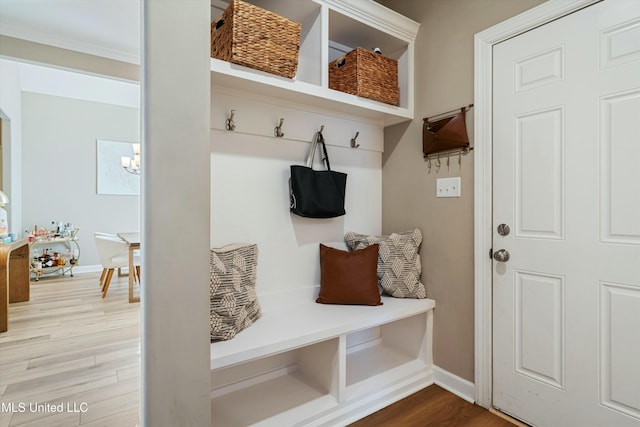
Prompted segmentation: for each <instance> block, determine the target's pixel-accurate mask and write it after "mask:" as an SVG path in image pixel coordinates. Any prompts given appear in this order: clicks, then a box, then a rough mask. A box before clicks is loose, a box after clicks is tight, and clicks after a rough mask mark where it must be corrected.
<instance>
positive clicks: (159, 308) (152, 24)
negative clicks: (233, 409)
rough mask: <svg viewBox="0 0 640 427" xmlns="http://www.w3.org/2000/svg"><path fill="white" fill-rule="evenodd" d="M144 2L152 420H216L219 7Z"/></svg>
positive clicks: (146, 407) (145, 362) (145, 294)
mask: <svg viewBox="0 0 640 427" xmlns="http://www.w3.org/2000/svg"><path fill="white" fill-rule="evenodd" d="M142 8H143V10H142V12H143V13H142V16H143V18H142V19H143V35H142V40H143V50H142V70H143V71H142V73H143V75H142V79H141V80H142V91H143V97H142V99H143V102H142V114H143V117H142V127H143V128H142V135H143V138H142V216H143V218H142V221H141V223H142V287H141V289H142V292H141V297H142V302H141V304H142V328H143V332H142V334H143V339H142V412H141V418H142V425H143V426H154V427H155V426H208V425H209V419H210V410H209V407H210V398H209V390H210V385H209V384H210V367H209V363H210V359H209V348H210V345H209V308H208V307H209V286H208V283H209V282H208V280H209V279H208V277H209V247H210V244H209V236H210V231H209V228H210V213H209V211H210V202H209V199H210V190H209V173H210V150H209V132H210V126H209V117H210V113H209V111H210V96H211V92H210V71H209V66H210V60H209V55H208V52H209V38H210V35H209V25H210V8H211V5H210V2H209V0H191V1H180V0H163V1H154V0H145V1H143V6H142ZM182 224H188V226H184V227H183V226H182Z"/></svg>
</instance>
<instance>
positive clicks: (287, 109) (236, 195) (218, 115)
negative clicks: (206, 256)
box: [211, 89, 383, 293]
mask: <svg viewBox="0 0 640 427" xmlns="http://www.w3.org/2000/svg"><path fill="white" fill-rule="evenodd" d="M214 99H215V104H214V105H212V119H211V125H212V128H213V130H212V132H211V242H212V245H213V246H214V247H219V246H223V245H226V244H229V243H235V242H243V243H257V244H258V251H259V255H258V272H257V276H258V277H257V290H258V292H259V293H266V292H271V291H280V290H288V289H292V288H299V287H307V286H313V285H319V284H320V264H319V249H318V247H319V243H324V244H327V245H331V246H334V247H340V248H343V249H346V246H345V243H344V234H345V233H346V232H347V231H356V232H361V233H380V231H381V224H382V213H381V212H382V164H381V159H382V147H383V128H382V127H381V126H379V125H377V124H375V123H367V122H363V121H360V120H355V119H350V118H348V117H344V116H342V117H337V116H336V115H334V114H333V113H331V112H327V111H322V110H312V109H310V108H308V109H306V110H303V109H301V107H300V106H296V107H295V108H294V107H293V106H291V105H288V104H286V103H283V102H282V101H279V100H273V99H264V98H260V97H256V96H253V99H251V100H249V99H247V96H245V94H242V93H240V92H233V91H231V90H228V89H227V90H225V91H224V93H220V92H216V94H215V95H214ZM231 109H235V111H236V112H235V118H234V121H235V122H236V130H235V131H233V132H230V131H227V130H225V127H224V124H225V120H226V118H227V117H228V115H229V111H230V110H231ZM280 118H284V119H285V120H284V124H283V131H284V133H285V136H284V137H283V138H275V137H274V136H273V133H274V127H275V126H276V125H277V124H278V122H279V120H280ZM321 125H324V126H325V128H324V132H323V135H324V136H325V140H326V141H327V151H328V153H329V158H330V161H331V167H332V169H334V170H337V171H340V172H345V173H347V190H346V203H345V210H346V212H347V214H346V215H345V216H342V217H339V218H331V219H310V218H302V217H299V216H296V215H293V214H291V213H290V212H289V187H288V179H289V175H290V169H289V168H290V165H292V164H300V165H301V164H304V160H305V158H306V156H307V152H308V150H309V147H310V145H311V144H310V142H311V140H312V138H313V136H314V133H315V132H316V131H317V130H319V129H320V126H321ZM356 132H359V133H360V134H359V137H358V139H357V142H358V143H359V144H360V147H359V148H351V147H349V142H350V139H351V138H352V137H353V136H354V135H355V133H356ZM315 159H316V165H315V167H316V168H322V166H321V164H320V163H319V161H320V152H319V151H318V152H317V153H316V156H315Z"/></svg>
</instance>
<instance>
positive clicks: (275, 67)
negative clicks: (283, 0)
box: [211, 0, 301, 78]
mask: <svg viewBox="0 0 640 427" xmlns="http://www.w3.org/2000/svg"><path fill="white" fill-rule="evenodd" d="M300 30H301V25H300V24H299V23H297V22H294V21H291V20H290V19H287V18H284V17H282V16H280V15H278V14H276V13H273V12H270V11H268V10H265V9H262V8H260V7H257V6H254V5H252V4H249V3H245V2H243V1H240V0H233V1H231V3H229V6H228V7H227V9H226V10H225V11H224V12H223V13H222V15H220V17H218V19H216V20H215V21H213V22H212V23H211V57H212V58H216V59H221V60H223V61H227V62H232V63H234V64H239V65H244V66H245V67H249V68H254V69H256V70H260V71H265V72H267V73H271V74H276V75H278V76H283V77H288V78H293V77H294V76H295V75H296V71H297V69H298V51H299V50H300Z"/></svg>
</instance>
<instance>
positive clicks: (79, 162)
mask: <svg viewBox="0 0 640 427" xmlns="http://www.w3.org/2000/svg"><path fill="white" fill-rule="evenodd" d="M22 112H23V113H22V127H23V130H22V154H23V159H22V165H21V168H20V169H21V170H22V174H21V178H22V191H23V205H22V206H23V209H22V212H23V215H22V223H23V226H24V229H23V230H20V231H25V230H26V229H32V228H33V226H34V225H36V224H37V225H38V226H46V227H50V226H51V221H58V222H60V221H64V222H71V223H72V224H73V225H74V227H77V228H79V229H80V232H79V233H78V238H79V244H80V248H81V254H80V261H79V265H80V266H88V265H97V264H100V261H99V259H98V256H97V252H96V249H95V244H94V241H93V232H94V231H103V232H111V233H115V232H122V231H137V230H140V197H139V196H116V195H100V194H97V193H96V164H97V162H96V140H97V139H107V140H114V141H140V118H139V116H140V112H139V109H137V108H131V107H122V106H118V105H110V104H104V103H99V102H93V101H86V100H79V99H72V98H66V97H60V96H52V95H43V94H37V93H31V92H22ZM116 166H117V167H120V165H116Z"/></svg>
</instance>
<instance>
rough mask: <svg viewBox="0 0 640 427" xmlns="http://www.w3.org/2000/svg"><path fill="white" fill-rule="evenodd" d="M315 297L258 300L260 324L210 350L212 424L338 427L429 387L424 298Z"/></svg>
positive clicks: (428, 316)
mask: <svg viewBox="0 0 640 427" xmlns="http://www.w3.org/2000/svg"><path fill="white" fill-rule="evenodd" d="M315 295H317V288H313V287H311V288H304V289H299V290H296V291H288V292H283V293H273V294H268V295H260V296H259V298H260V304H261V306H262V312H263V315H262V318H261V319H259V320H258V321H257V322H256V323H255V324H254V325H252V326H251V327H249V328H248V329H245V330H244V331H242V332H240V333H239V334H238V335H236V337H235V338H233V339H231V340H229V341H221V342H216V343H213V344H211V372H212V375H211V384H212V392H211V411H212V414H211V422H212V425H215V426H220V427H222V426H249V425H261V426H263V425H264V426H278V427H282V426H303V425H304V426H325V425H326V426H336V425H346V424H348V423H350V422H353V421H355V420H357V419H359V418H362V417H363V416H365V415H368V414H370V413H372V412H375V411H376V410H378V409H380V408H382V407H384V406H387V405H389V404H390V403H392V402H395V401H397V400H399V399H402V398H403V397H406V396H407V395H409V394H411V393H413V392H415V391H417V390H420V389H422V388H424V387H426V386H428V385H430V384H432V383H433V369H432V368H433V364H432V336H433V335H432V328H433V318H432V314H433V308H434V307H435V302H434V301H433V300H430V299H422V300H418V299H397V298H391V297H383V302H384V305H382V306H377V307H369V306H354V305H326V304H317V303H315V302H314V297H315Z"/></svg>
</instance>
